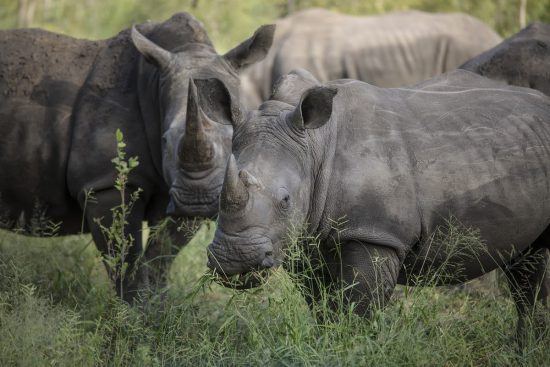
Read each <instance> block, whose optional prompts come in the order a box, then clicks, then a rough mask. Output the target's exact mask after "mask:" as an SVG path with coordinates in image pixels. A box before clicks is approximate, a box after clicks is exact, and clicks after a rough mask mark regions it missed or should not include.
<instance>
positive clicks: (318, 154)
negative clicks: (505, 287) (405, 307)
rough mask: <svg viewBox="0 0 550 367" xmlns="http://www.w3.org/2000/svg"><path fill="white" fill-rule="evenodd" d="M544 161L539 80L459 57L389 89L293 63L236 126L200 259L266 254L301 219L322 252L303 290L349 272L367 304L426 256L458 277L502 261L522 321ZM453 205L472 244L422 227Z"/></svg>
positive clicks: (546, 190) (547, 103) (230, 270)
mask: <svg viewBox="0 0 550 367" xmlns="http://www.w3.org/2000/svg"><path fill="white" fill-rule="evenodd" d="M308 88H309V89H308ZM549 174H550V99H549V98H548V97H547V96H545V95H544V94H542V93H540V92H538V91H535V90H532V89H527V88H520V87H513V86H502V85H501V83H500V82H496V81H492V80H490V79H487V78H484V77H481V76H479V75H476V74H474V73H471V72H469V71H465V70H456V71H453V72H451V73H448V74H445V75H442V76H439V77H436V78H433V79H431V80H428V81H426V82H424V83H421V84H419V85H416V86H414V87H410V88H393V89H392V88H388V89H384V88H379V87H375V86H371V85H369V84H366V83H363V82H359V81H346V80H343V81H334V82H330V83H328V84H326V85H324V86H319V85H318V83H317V81H316V80H315V79H314V78H313V77H312V76H311V75H310V74H308V73H307V72H305V71H298V72H295V73H291V74H289V75H288V76H287V77H285V78H283V79H281V80H280V82H279V83H278V85H277V86H276V88H275V92H274V96H273V98H272V99H270V100H269V101H266V102H264V103H263V104H262V105H261V106H260V109H259V110H258V111H255V112H254V113H252V114H251V115H250V119H249V120H248V121H247V122H246V123H242V124H238V125H236V126H235V131H234V137H233V155H232V156H231V160H230V163H229V165H228V168H227V172H226V177H225V180H224V185H223V188H222V194H221V199H220V214H219V216H218V228H217V230H216V234H215V238H214V240H213V242H212V244H211V245H210V246H209V266H210V267H211V268H213V269H215V270H216V271H217V272H219V273H221V274H225V275H226V276H229V275H233V274H243V273H247V272H251V271H253V270H257V269H266V268H270V267H273V266H275V265H277V264H278V263H280V262H281V261H282V260H283V255H282V254H283V247H284V245H285V241H287V234H288V231H289V228H296V227H298V228H300V225H301V223H304V224H305V225H306V226H307V229H308V232H309V234H311V235H312V236H315V237H316V238H319V240H320V241H321V243H320V251H321V258H322V259H323V260H324V261H323V262H321V263H319V264H318V265H319V267H318V266H317V263H316V262H318V261H319V257H317V258H315V257H314V258H311V259H310V261H311V262H312V263H313V266H312V268H313V269H315V270H314V271H315V275H314V278H315V277H316V279H317V280H313V281H311V283H310V286H311V287H312V290H311V292H309V293H308V294H309V295H310V296H313V297H315V294H316V291H315V284H317V283H316V281H318V280H320V281H321V282H325V284H326V285H327V287H328V289H332V288H331V287H330V286H331V285H335V284H339V283H340V282H342V283H344V285H347V286H350V285H351V284H354V285H353V286H351V288H349V289H348V290H346V301H347V302H348V304H350V305H351V304H355V308H354V310H355V312H357V313H359V314H368V313H369V310H370V305H371V303H372V302H377V303H378V302H379V303H380V304H384V303H386V301H387V300H388V299H389V297H390V295H391V294H392V292H393V289H394V286H395V285H396V283H398V282H400V283H405V282H414V281H415V280H416V279H417V278H418V277H425V276H429V273H430V271H433V270H434V269H439V271H440V273H439V274H441V275H442V277H440V278H438V281H439V282H440V283H441V284H457V283H461V282H464V281H467V280H469V279H473V278H476V277H479V276H481V275H483V274H485V273H487V272H489V271H491V270H493V269H495V268H497V267H501V268H502V269H503V270H504V272H505V274H506V275H507V277H508V279H509V283H510V285H511V287H512V290H513V293H512V294H513V296H514V299H515V301H516V304H517V307H518V310H519V313H520V323H519V327H520V330H522V325H523V320H524V316H526V315H527V314H528V313H529V312H530V310H531V307H532V306H533V304H534V303H535V300H536V299H537V297H539V298H542V297H546V296H547V295H545V294H544V292H539V289H540V286H541V282H542V281H543V275H544V272H545V267H546V261H547V258H545V257H544V255H543V253H544V252H545V251H546V250H547V248H548V246H549V243H550V230H549V225H550V182H549ZM340 218H344V219H345V223H344V224H343V228H334V221H337V220H339V219H340ZM451 218H454V219H453V220H454V221H456V222H458V223H459V224H460V226H461V227H462V226H463V227H465V228H473V229H475V230H479V237H480V239H481V241H482V242H483V244H482V245H479V244H478V245H477V246H476V245H475V244H473V243H472V240H471V239H470V240H469V241H466V242H464V241H458V242H457V243H458V245H457V246H458V247H454V246H453V245H449V244H448V243H446V242H445V241H443V240H444V238H439V241H442V242H438V239H437V237H436V238H435V242H433V241H430V240H429V238H430V236H432V235H434V234H436V233H437V230H438V229H442V228H445V227H446V223H447V221H448V220H450V219H451ZM454 231H455V232H456V229H454ZM455 236H456V234H455ZM335 239H337V240H335ZM455 241H456V237H455ZM335 242H337V243H335ZM306 245H307V243H306V244H304V246H305V247H304V248H305V249H306V251H307V248H309V247H308V246H306ZM453 253H454V255H453ZM442 267H443V268H442ZM298 268H299V266H298ZM308 279H311V277H309V278H308Z"/></svg>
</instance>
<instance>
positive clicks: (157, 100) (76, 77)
mask: <svg viewBox="0 0 550 367" xmlns="http://www.w3.org/2000/svg"><path fill="white" fill-rule="evenodd" d="M273 32H274V27H273V26H263V27H261V28H259V29H258V30H257V31H256V33H254V35H253V36H252V37H251V38H250V39H248V40H246V41H245V42H243V43H242V44H240V45H239V46H237V47H236V48H234V49H233V50H231V51H229V52H228V53H226V54H225V55H218V54H217V53H216V51H215V50H214V47H213V46H212V43H211V42H210V40H209V38H208V36H207V34H206V31H205V29H204V28H203V26H202V24H201V23H200V22H198V21H197V20H196V19H195V18H193V17H192V16H191V15H190V14H187V13H179V14H176V15H174V16H172V17H171V18H170V19H168V20H167V21H165V22H163V23H158V24H157V23H146V24H142V25H139V26H137V27H133V28H132V29H131V30H124V31H122V32H121V33H119V34H118V35H117V36H115V37H113V38H110V39H106V40H102V41H86V40H78V39H74V38H70V37H67V36H62V35H58V34H54V33H50V32H47V31H44V30H39V29H21V30H8V31H1V32H0V49H2V52H1V53H0V132H1V134H0V193H1V195H2V210H3V214H4V216H3V219H4V222H5V224H8V225H9V226H13V225H17V226H18V227H20V228H23V229H27V228H29V227H30V225H31V223H34V222H33V218H36V217H37V215H36V211H37V210H38V211H39V213H38V214H39V215H38V217H39V218H48V219H49V220H51V221H53V222H61V227H60V228H59V233H60V234H71V233H79V232H80V231H81V230H82V228H81V227H82V226H84V228H83V229H84V231H90V232H91V234H92V236H93V239H94V242H95V243H96V245H97V247H98V248H99V249H100V250H101V251H102V252H103V253H106V252H107V251H108V248H107V247H108V244H107V241H106V239H105V238H104V236H103V233H102V231H101V229H100V227H99V226H98V225H97V223H96V221H95V219H97V218H99V219H102V223H103V224H104V225H105V226H109V224H110V223H111V221H112V213H111V208H114V207H115V206H117V205H119V204H120V202H121V198H120V194H119V193H118V192H117V190H116V189H115V186H114V179H115V170H114V167H113V164H112V163H111V160H112V159H113V158H114V157H115V156H116V155H117V151H116V140H115V132H116V130H117V129H120V130H121V131H122V132H123V134H124V137H125V140H126V144H127V146H126V152H127V155H128V156H138V157H139V163H140V164H139V166H138V167H137V168H136V169H135V170H134V171H133V172H132V173H131V174H130V176H129V179H128V189H127V192H133V191H135V190H136V189H137V188H141V189H142V190H143V191H142V193H141V194H140V198H139V200H138V201H137V203H136V204H135V205H134V207H133V208H132V212H131V214H130V215H129V217H128V220H127V221H128V223H127V226H126V228H125V230H126V232H127V234H128V235H131V236H132V237H133V240H134V243H133V246H131V248H130V249H129V250H128V255H127V262H128V264H129V267H128V269H129V271H132V272H133V271H134V270H135V271H136V273H137V275H136V276H135V277H133V278H131V277H125V278H124V279H120V278H121V277H117V278H116V279H115V281H116V286H117V290H118V292H120V293H121V294H122V295H123V297H124V298H125V299H131V298H132V297H133V295H134V294H135V290H136V289H137V288H138V287H139V285H140V284H141V283H143V282H144V281H145V280H146V279H145V275H146V272H145V269H143V267H138V266H137V262H136V260H137V258H138V257H139V255H140V254H141V253H142V250H143V246H142V239H141V238H142V236H141V228H142V222H143V221H144V220H147V221H150V222H156V221H157V220H159V219H160V218H162V217H164V216H165V213H166V211H167V208H168V212H169V214H172V215H177V216H212V215H214V214H216V213H217V208H218V196H219V192H220V190H221V184H222V180H223V174H224V172H225V165H226V162H227V157H228V155H229V152H230V151H229V149H230V144H231V136H232V127H231V124H232V123H237V122H238V121H239V120H240V119H241V116H242V113H243V112H242V110H241V104H240V95H239V76H238V72H239V71H240V69H241V68H242V67H244V66H246V65H249V64H251V63H253V62H256V61H258V60H260V59H262V58H263V57H264V56H265V55H266V53H267V51H268V49H269V47H270V45H271V41H272V38H273ZM90 192H92V193H93V195H92V196H93V199H89V200H88V198H87V196H88V195H87V193H90ZM33 212H34V214H33ZM83 218H84V219H83ZM150 249H151V250H150V251H148V254H147V255H148V257H154V256H156V255H157V253H156V252H157V250H158V246H156V245H151V246H150ZM117 273H118V272H117Z"/></svg>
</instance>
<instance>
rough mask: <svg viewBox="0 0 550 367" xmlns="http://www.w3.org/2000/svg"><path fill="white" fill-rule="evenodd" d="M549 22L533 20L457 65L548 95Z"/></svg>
mask: <svg viewBox="0 0 550 367" xmlns="http://www.w3.org/2000/svg"><path fill="white" fill-rule="evenodd" d="M549 64H550V25H549V24H544V23H541V22H536V23H533V24H531V25H529V26H528V27H526V28H524V29H522V30H521V31H520V32H518V33H517V34H515V35H513V36H512V37H510V38H508V39H506V40H504V41H503V42H501V43H500V44H498V45H497V46H495V47H494V48H492V49H490V50H487V51H485V52H483V53H482V54H480V55H478V56H476V57H474V58H472V59H471V60H469V61H468V62H466V63H465V64H464V65H462V66H461V67H460V68H461V69H464V70H469V71H472V72H474V73H477V74H480V75H483V76H485V77H487V78H491V79H495V80H501V81H503V82H505V83H507V84H511V85H517V86H520V87H529V88H533V89H537V90H540V91H541V92H543V93H544V94H546V95H550V73H548V65H549Z"/></svg>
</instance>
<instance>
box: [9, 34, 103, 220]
mask: <svg viewBox="0 0 550 367" xmlns="http://www.w3.org/2000/svg"><path fill="white" fill-rule="evenodd" d="M99 48H100V42H91V41H85V40H77V39H73V38H70V37H67V36H62V35H59V34H53V33H50V32H47V31H43V30H39V29H21V30H9V31H0V49H2V52H1V53H0V132H1V134H0V168H1V171H0V175H1V177H0V194H1V195H2V205H3V206H4V207H5V208H6V210H5V211H7V214H6V213H4V214H5V215H7V216H8V217H15V216H19V215H20V214H21V213H22V212H25V215H26V217H27V219H28V217H29V216H30V215H31V212H32V211H33V210H36V205H39V206H40V207H43V208H44V209H46V208H47V209H48V212H47V214H48V216H49V217H51V218H52V219H53V220H63V221H64V223H65V227H64V228H69V227H71V225H72V224H71V220H72V219H73V218H74V219H75V221H79V218H78V215H74V216H73V215H72V212H73V211H74V210H75V204H74V202H73V201H72V200H71V199H70V197H69V196H68V191H67V186H66V168H67V159H68V153H69V147H70V134H71V128H72V126H71V117H72V112H73V106H74V102H75V100H76V98H77V95H78V93H79V90H80V88H81V86H82V85H83V83H84V81H85V79H86V77H87V74H88V71H89V68H90V66H91V64H92V63H93V61H94V59H95V56H96V54H97V52H98V50H99ZM67 216H68V217H67Z"/></svg>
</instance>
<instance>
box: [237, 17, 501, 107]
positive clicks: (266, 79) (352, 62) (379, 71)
mask: <svg viewBox="0 0 550 367" xmlns="http://www.w3.org/2000/svg"><path fill="white" fill-rule="evenodd" d="M500 41H501V38H500V37H499V36H498V35H497V34H496V33H495V32H494V31H493V30H491V29H490V28H489V27H488V26H487V25H485V24H483V23H482V22H480V21H478V20H477V19H475V18H472V17H470V16H468V15H465V14H429V13H423V12H418V11H413V12H401V13H392V14H387V15H379V16H370V17H357V16H349V15H343V14H338V13H334V12H330V11H327V10H324V9H310V10H306V11H303V12H299V13H296V14H294V15H292V16H291V17H288V18H285V19H282V20H281V21H278V22H277V31H276V32H275V40H274V43H273V46H272V48H271V51H270V53H269V54H268V56H267V57H266V59H265V60H264V61H262V62H260V63H258V64H256V65H254V66H253V67H252V68H250V69H249V70H248V71H247V72H246V73H245V78H247V79H250V80H252V81H253V82H254V83H256V85H259V88H260V90H259V93H260V94H261V95H262V97H263V99H264V100H265V99H267V98H268V97H269V95H270V93H271V88H272V85H273V83H275V82H276V81H277V79H278V78H279V77H281V76H282V75H285V74H287V73H289V72H290V71H292V70H293V69H296V68H303V69H306V70H308V71H310V72H311V73H312V74H313V75H314V76H315V77H316V78H318V79H319V80H320V81H322V82H327V81H329V80H334V79H340V78H353V79H358V80H362V81H365V82H368V83H371V84H374V85H377V86H382V87H395V86H403V85H410V84H413V83H416V82H419V81H422V80H425V79H427V78H429V77H432V76H434V75H438V74H440V73H443V72H446V71H450V70H453V69H455V68H457V67H458V66H459V65H461V64H462V63H464V62H465V61H466V60H468V59H470V58H472V57H474V56H475V55H478V54H479V53H481V52H483V51H485V50H487V49H489V48H491V47H493V46H495V45H496V44H497V43H499V42H500Z"/></svg>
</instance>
